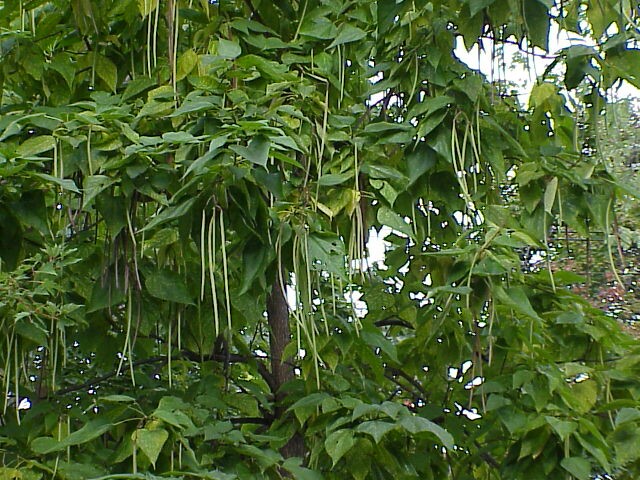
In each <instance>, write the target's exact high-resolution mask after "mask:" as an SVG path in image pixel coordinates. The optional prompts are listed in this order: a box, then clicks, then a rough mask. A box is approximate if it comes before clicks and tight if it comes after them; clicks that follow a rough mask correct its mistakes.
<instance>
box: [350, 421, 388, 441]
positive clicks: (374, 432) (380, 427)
mask: <svg viewBox="0 0 640 480" xmlns="http://www.w3.org/2000/svg"><path fill="white" fill-rule="evenodd" d="M395 428H397V426H396V425H395V424H394V423H391V422H384V421H382V420H371V421H369V422H363V423H361V424H360V425H358V426H357V427H356V432H358V433H366V434H367V435H371V436H372V437H373V439H374V440H375V442H376V443H380V441H381V440H382V438H383V437H384V436H385V435H386V434H387V433H388V432H390V431H391V430H393V429H395Z"/></svg>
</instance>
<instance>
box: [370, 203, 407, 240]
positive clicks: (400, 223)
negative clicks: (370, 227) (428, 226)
mask: <svg viewBox="0 0 640 480" xmlns="http://www.w3.org/2000/svg"><path fill="white" fill-rule="evenodd" d="M377 219H378V222H380V224H381V225H387V226H388V227H391V228H392V229H394V230H396V231H398V232H400V233H403V234H405V235H407V236H408V237H413V230H412V229H411V225H409V224H408V223H406V222H405V221H404V219H403V218H402V217H401V216H400V215H398V214H397V213H395V212H394V211H393V210H391V209H389V208H388V207H380V208H379V209H378V214H377Z"/></svg>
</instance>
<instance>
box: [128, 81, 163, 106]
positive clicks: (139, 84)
mask: <svg viewBox="0 0 640 480" xmlns="http://www.w3.org/2000/svg"><path fill="white" fill-rule="evenodd" d="M126 85H127V87H126V88H125V89H124V93H123V94H122V101H123V102H126V101H127V100H129V99H130V98H133V97H135V96H137V95H139V94H140V93H142V92H144V91H145V90H148V89H150V88H152V87H155V86H156V85H157V83H156V81H155V80H152V79H151V78H149V77H145V76H139V77H137V78H136V79H135V80H131V81H130V82H128V83H127V84H126Z"/></svg>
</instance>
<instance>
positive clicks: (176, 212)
mask: <svg viewBox="0 0 640 480" xmlns="http://www.w3.org/2000/svg"><path fill="white" fill-rule="evenodd" d="M195 201H196V198H190V199H188V200H185V201H184V202H182V203H179V204H178V205H174V206H170V207H167V208H165V209H164V210H162V211H161V212H160V213H159V214H158V215H157V216H155V217H153V218H152V219H151V221H150V222H149V223H148V224H147V225H146V226H145V227H144V228H143V229H142V230H149V229H151V228H154V227H158V226H160V225H162V224H164V223H167V222H169V221H171V220H175V219H177V218H180V217H182V216H183V215H186V214H187V213H188V212H189V211H190V210H191V207H193V204H194V203H195Z"/></svg>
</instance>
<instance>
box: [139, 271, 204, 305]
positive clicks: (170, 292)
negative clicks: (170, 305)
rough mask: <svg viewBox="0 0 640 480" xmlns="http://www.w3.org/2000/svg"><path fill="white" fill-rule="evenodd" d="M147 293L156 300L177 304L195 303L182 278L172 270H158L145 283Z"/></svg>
mask: <svg viewBox="0 0 640 480" xmlns="http://www.w3.org/2000/svg"><path fill="white" fill-rule="evenodd" d="M145 286H146V287H147V291H148V292H149V293H150V294H151V295H153V296H154V297H156V298H159V299H161V300H166V301H169V302H175V303H186V304H190V303H193V299H192V296H191V294H190V293H189V290H188V289H187V285H186V284H185V282H184V280H183V278H182V276H180V275H179V274H177V273H175V272H172V271H170V270H166V269H163V270H157V271H156V272H154V273H152V274H151V275H149V277H148V278H147V279H146V281H145Z"/></svg>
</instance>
